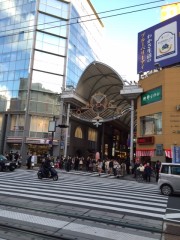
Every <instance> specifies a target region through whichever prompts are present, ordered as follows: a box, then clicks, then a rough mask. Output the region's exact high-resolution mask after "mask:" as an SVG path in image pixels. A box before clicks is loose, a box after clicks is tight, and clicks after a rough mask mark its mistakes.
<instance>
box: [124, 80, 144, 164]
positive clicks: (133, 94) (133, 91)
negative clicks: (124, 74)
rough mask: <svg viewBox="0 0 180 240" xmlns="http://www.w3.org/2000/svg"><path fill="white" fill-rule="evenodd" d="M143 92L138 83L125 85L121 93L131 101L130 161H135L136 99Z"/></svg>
mask: <svg viewBox="0 0 180 240" xmlns="http://www.w3.org/2000/svg"><path fill="white" fill-rule="evenodd" d="M142 92H143V89H142V88H140V87H139V86H138V85H137V84H136V85H124V86H123V89H122V90H121V91H120V94H121V95H123V96H125V97H126V98H128V99H129V100H130V101H131V129H130V162H131V163H132V162H133V158H134V157H133V145H134V142H133V138H134V101H135V100H136V99H137V97H138V96H139V95H140V94H141V93H142Z"/></svg>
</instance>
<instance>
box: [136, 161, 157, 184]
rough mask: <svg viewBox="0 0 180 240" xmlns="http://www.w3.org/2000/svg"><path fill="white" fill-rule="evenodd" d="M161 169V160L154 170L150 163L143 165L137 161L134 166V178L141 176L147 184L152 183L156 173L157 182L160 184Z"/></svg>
mask: <svg viewBox="0 0 180 240" xmlns="http://www.w3.org/2000/svg"><path fill="white" fill-rule="evenodd" d="M160 167H161V162H160V161H159V160H158V161H157V162H156V164H155V166H154V168H153V167H152V166H151V165H150V163H149V162H147V163H144V164H143V163H140V162H139V161H137V162H136V163H135V164H134V177H135V178H136V177H137V176H138V175H141V176H142V177H143V179H144V180H145V181H146V182H150V181H151V176H152V175H153V173H154V174H155V177H156V182H158V179H159V170H160Z"/></svg>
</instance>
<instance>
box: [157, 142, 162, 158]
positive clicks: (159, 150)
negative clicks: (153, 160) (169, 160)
mask: <svg viewBox="0 0 180 240" xmlns="http://www.w3.org/2000/svg"><path fill="white" fill-rule="evenodd" d="M156 156H163V144H156Z"/></svg>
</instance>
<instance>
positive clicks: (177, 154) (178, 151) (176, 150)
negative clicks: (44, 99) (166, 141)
mask: <svg viewBox="0 0 180 240" xmlns="http://www.w3.org/2000/svg"><path fill="white" fill-rule="evenodd" d="M172 154H173V157H172V162H173V163H180V146H172Z"/></svg>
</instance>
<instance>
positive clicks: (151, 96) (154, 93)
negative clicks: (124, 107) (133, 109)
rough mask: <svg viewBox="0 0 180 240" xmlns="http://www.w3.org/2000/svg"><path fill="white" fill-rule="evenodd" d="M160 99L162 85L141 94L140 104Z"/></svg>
mask: <svg viewBox="0 0 180 240" xmlns="http://www.w3.org/2000/svg"><path fill="white" fill-rule="evenodd" d="M160 100H162V87H158V88H155V89H152V90H150V91H148V92H145V93H142V94H141V106H143V105H147V104H150V103H154V102H158V101H160Z"/></svg>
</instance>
